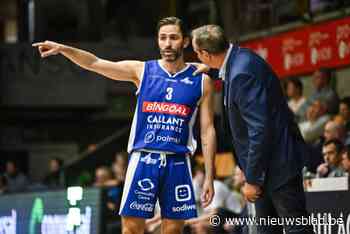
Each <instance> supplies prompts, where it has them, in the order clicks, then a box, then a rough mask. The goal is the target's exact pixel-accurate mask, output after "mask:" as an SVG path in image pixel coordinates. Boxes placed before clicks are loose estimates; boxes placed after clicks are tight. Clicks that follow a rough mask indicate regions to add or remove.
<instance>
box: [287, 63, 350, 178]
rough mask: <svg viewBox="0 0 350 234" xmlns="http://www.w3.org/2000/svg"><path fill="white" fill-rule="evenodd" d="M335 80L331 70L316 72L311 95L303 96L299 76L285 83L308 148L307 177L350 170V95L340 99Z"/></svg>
mask: <svg viewBox="0 0 350 234" xmlns="http://www.w3.org/2000/svg"><path fill="white" fill-rule="evenodd" d="M334 82H335V80H333V77H332V72H331V70H329V69H323V68H322V69H319V70H317V71H315V72H314V73H313V75H312V86H313V87H312V88H313V90H312V93H311V95H310V96H308V97H305V96H304V95H303V83H302V82H301V80H300V79H298V78H295V77H293V78H289V79H287V81H286V82H285V88H286V89H285V90H286V95H287V97H288V105H289V107H290V109H291V110H292V111H293V113H294V114H295V118H296V120H297V122H298V123H299V128H300V131H301V134H302V135H303V137H304V139H305V141H306V143H307V145H308V149H309V153H308V154H307V155H308V158H306V159H305V168H304V177H305V178H306V179H310V178H315V177H316V178H324V177H342V176H347V175H348V174H349V172H350V164H349V162H350V160H349V159H350V154H349V152H350V151H349V150H350V148H349V147H350V97H342V98H339V96H338V94H337V92H336V89H334V88H333V86H334Z"/></svg>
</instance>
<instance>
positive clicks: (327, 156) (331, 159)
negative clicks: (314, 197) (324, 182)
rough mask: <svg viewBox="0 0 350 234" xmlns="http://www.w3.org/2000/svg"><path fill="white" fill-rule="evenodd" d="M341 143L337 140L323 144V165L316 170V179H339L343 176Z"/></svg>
mask: <svg viewBox="0 0 350 234" xmlns="http://www.w3.org/2000/svg"><path fill="white" fill-rule="evenodd" d="M342 150H343V143H342V142H341V141H339V140H337V139H334V140H329V141H326V142H325V143H324V144H323V149H322V153H323V157H324V161H325V163H322V164H321V165H319V166H318V168H317V177H318V178H322V177H341V176H344V170H343V169H342V167H341V159H342V158H341V152H342Z"/></svg>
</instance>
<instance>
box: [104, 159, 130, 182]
mask: <svg viewBox="0 0 350 234" xmlns="http://www.w3.org/2000/svg"><path fill="white" fill-rule="evenodd" d="M127 167H128V153H127V152H119V153H117V154H116V155H115V159H114V162H113V164H112V172H113V176H114V178H113V179H111V180H109V181H108V182H107V185H111V186H112V185H113V186H119V185H123V184H124V181H125V175H126V169H127Z"/></svg>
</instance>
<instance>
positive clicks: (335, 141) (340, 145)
mask: <svg viewBox="0 0 350 234" xmlns="http://www.w3.org/2000/svg"><path fill="white" fill-rule="evenodd" d="M331 144H334V145H335V149H336V151H337V153H338V154H339V153H341V152H342V150H343V147H344V145H343V143H342V142H341V141H340V140H338V139H330V140H328V141H326V142H325V143H323V147H325V146H327V145H331Z"/></svg>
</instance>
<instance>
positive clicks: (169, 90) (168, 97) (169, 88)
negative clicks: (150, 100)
mask: <svg viewBox="0 0 350 234" xmlns="http://www.w3.org/2000/svg"><path fill="white" fill-rule="evenodd" d="M173 91H174V89H173V88H171V87H168V88H167V89H166V92H167V95H165V99H166V100H171V99H172V98H173Z"/></svg>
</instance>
